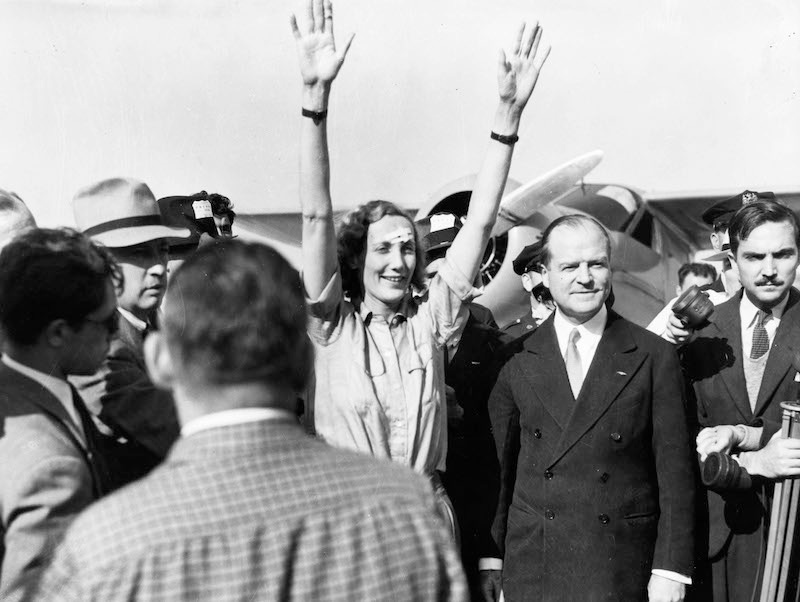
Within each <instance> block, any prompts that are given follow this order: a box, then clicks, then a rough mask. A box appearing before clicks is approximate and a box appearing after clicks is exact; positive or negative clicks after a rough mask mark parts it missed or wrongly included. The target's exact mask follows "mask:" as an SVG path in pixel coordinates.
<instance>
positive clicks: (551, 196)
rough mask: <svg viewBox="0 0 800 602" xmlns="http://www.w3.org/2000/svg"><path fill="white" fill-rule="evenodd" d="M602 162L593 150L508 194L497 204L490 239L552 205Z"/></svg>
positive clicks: (600, 153)
mask: <svg viewBox="0 0 800 602" xmlns="http://www.w3.org/2000/svg"><path fill="white" fill-rule="evenodd" d="M602 160H603V151H601V150H595V151H592V152H590V153H586V154H585V155H581V156H580V157H576V158H575V159H572V160H571V161H567V162H566V163H564V164H563V165H560V166H558V167H556V168H555V169H553V170H551V171H548V172H547V173H546V174H544V175H542V176H539V177H538V178H536V179H535V180H531V181H530V182H528V183H527V184H523V185H522V186H520V187H519V188H517V189H516V190H514V191H512V192H510V193H509V194H507V195H506V196H505V197H503V200H502V201H501V202H500V211H499V212H498V214H497V221H496V222H495V225H494V229H493V230H492V236H500V235H501V234H505V233H506V232H508V231H509V230H510V229H511V228H513V227H514V226H516V225H518V224H521V223H522V222H524V221H525V220H527V219H528V218H529V217H530V216H531V215H533V214H534V213H536V211H538V210H539V209H541V208H542V207H544V206H545V205H547V204H548V203H552V202H553V201H555V200H556V199H558V198H559V197H560V196H561V195H563V194H564V193H565V192H567V191H568V190H569V189H570V188H572V186H574V185H575V184H576V183H577V182H579V181H580V180H581V179H582V178H583V177H584V176H585V175H586V174H588V173H589V172H590V171H592V170H593V169H594V168H595V167H597V165H598V164H599V163H600V161H602Z"/></svg>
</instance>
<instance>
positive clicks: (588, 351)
mask: <svg viewBox="0 0 800 602" xmlns="http://www.w3.org/2000/svg"><path fill="white" fill-rule="evenodd" d="M606 318H608V310H607V309H606V306H605V305H603V306H602V307H601V308H600V311H598V312H597V313H596V314H595V315H594V316H592V317H591V318H589V319H588V320H586V322H584V323H583V324H580V325H578V326H576V325H575V324H573V323H572V322H570V321H568V320H567V318H566V317H565V316H564V314H563V313H561V310H560V309H559V308H556V312H555V316H554V318H553V326H554V327H555V329H556V338H557V339H558V351H559V352H560V353H561V357H562V358H563V357H564V355H566V353H567V344H568V343H569V335H570V333H571V332H572V331H573V330H574V329H575V328H577V329H578V332H579V333H580V335H581V338H580V339H578V342H577V343H575V346H576V347H577V348H578V353H579V354H580V356H581V371H582V372H583V374H582V376H583V378H584V379H585V378H586V373H587V372H588V371H589V366H590V365H591V364H592V360H593V359H594V354H595V352H596V351H597V345H598V344H599V343H600V339H601V338H602V336H603V330H604V329H605V327H606Z"/></svg>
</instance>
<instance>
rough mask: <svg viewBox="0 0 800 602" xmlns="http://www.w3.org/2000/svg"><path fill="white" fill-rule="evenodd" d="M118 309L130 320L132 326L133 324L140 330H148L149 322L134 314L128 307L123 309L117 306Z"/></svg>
mask: <svg viewBox="0 0 800 602" xmlns="http://www.w3.org/2000/svg"><path fill="white" fill-rule="evenodd" d="M117 311H118V312H119V313H120V314H121V315H122V317H123V318H125V319H126V320H127V321H128V322H130V324H131V326H133V327H134V328H135V329H136V330H138V331H139V332H144V331H145V330H147V322H145V321H144V320H140V319H139V318H137V317H136V316H134V315H133V314H132V313H131V312H129V311H128V310H127V309H122V308H121V307H117Z"/></svg>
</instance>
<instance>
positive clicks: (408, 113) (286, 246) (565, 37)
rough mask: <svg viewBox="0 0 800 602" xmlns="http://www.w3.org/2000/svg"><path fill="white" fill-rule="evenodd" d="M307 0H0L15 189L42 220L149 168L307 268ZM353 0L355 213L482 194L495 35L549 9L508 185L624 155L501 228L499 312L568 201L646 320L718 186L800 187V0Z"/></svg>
mask: <svg viewBox="0 0 800 602" xmlns="http://www.w3.org/2000/svg"><path fill="white" fill-rule="evenodd" d="M296 8H297V6H296V2H294V1H291V2H290V1H288V0H285V1H275V2H257V1H244V2H236V3H230V2H225V1H224V0H191V1H190V0H171V1H170V2H161V1H158V0H143V1H141V0H137V1H132V0H122V1H120V0H116V1H111V0H42V1H40V2H35V3H33V2H26V1H24V0H7V1H6V2H2V3H0V73H2V76H3V81H4V84H5V86H4V89H5V90H7V91H8V93H6V94H4V95H3V100H2V110H0V131H2V132H3V134H4V140H5V141H6V144H3V145H0V178H2V179H0V187H2V188H4V189H9V190H14V191H16V192H17V193H19V194H20V196H21V197H22V198H23V199H24V200H25V201H26V202H28V204H29V205H30V206H31V208H32V210H33V213H34V215H35V216H36V218H37V219H38V220H39V223H40V224H42V225H62V224H66V225H69V224H70V223H71V222H72V216H71V211H70V204H69V199H70V198H71V196H72V195H73V194H74V193H75V191H76V190H78V189H79V188H81V187H83V186H85V185H86V184H88V183H90V182H93V181H97V180H99V179H102V178H106V177H111V176H117V175H126V176H131V177H137V178H140V179H142V180H144V181H145V182H147V183H148V184H149V185H150V186H151V188H152V189H153V191H154V192H155V194H156V196H158V197H162V196H169V195H173V194H191V193H194V192H198V191H199V190H207V191H209V192H219V193H222V194H224V195H225V196H228V197H229V198H230V199H231V200H232V201H233V202H234V204H235V209H236V211H237V213H238V214H239V218H238V219H237V222H236V225H235V228H238V230H239V231H240V232H241V233H242V235H244V233H245V232H246V231H252V235H253V236H256V237H261V239H264V240H267V239H268V240H269V241H270V242H271V243H272V244H274V245H275V246H276V247H277V248H278V249H279V250H281V251H282V252H283V253H284V254H285V255H286V256H287V257H288V258H289V259H290V260H292V261H293V262H295V264H296V265H298V267H299V253H298V249H297V246H296V245H297V242H298V241H299V219H298V217H297V211H298V202H297V170H296V165H297V156H298V151H297V127H298V121H299V116H298V114H299V105H298V103H299V100H300V91H299V76H298V73H297V62H296V57H295V56H294V52H295V50H294V46H293V41H292V38H291V34H290V32H289V27H288V15H289V13H290V12H292V11H293V10H296ZM335 10H336V18H337V34H339V35H346V34H347V33H348V32H350V31H354V32H355V33H356V38H355V41H354V43H353V46H352V47H351V50H350V53H349V55H348V58H347V62H346V64H345V67H344V68H343V70H342V73H341V75H340V78H339V79H338V80H337V82H336V85H335V88H334V91H333V95H332V98H331V106H330V109H331V110H330V114H329V129H330V137H331V155H332V161H333V170H334V171H333V180H332V192H333V197H334V203H335V204H334V207H335V208H336V209H337V210H341V211H345V210H347V209H350V208H352V207H354V206H355V205H357V204H359V203H360V202H364V201H366V200H369V199H371V198H386V199H389V200H392V201H395V202H397V203H398V204H400V205H401V206H403V207H405V208H407V209H412V210H414V211H416V212H417V214H418V215H422V214H425V213H429V212H430V211H433V210H435V209H437V208H442V207H444V206H450V205H451V204H452V205H453V206H454V207H456V206H457V207H460V208H461V210H463V208H464V207H465V205H464V201H465V198H466V197H467V196H468V191H469V189H470V187H469V182H468V180H469V176H468V174H470V173H472V172H473V171H474V170H475V169H476V167H477V165H478V164H479V162H480V159H481V156H482V153H483V150H484V148H485V139H486V138H488V129H487V128H488V125H489V124H490V117H491V114H492V110H493V104H494V102H495V94H496V91H495V83H494V82H495V73H494V68H495V60H496V53H497V50H498V48H499V47H500V46H503V45H504V44H506V45H507V44H508V43H509V38H510V37H511V35H512V34H513V32H514V30H515V28H516V27H517V26H518V24H519V22H520V21H521V20H523V19H525V20H529V21H530V20H532V19H534V18H538V19H539V20H540V22H541V23H542V25H543V27H544V31H545V42H546V43H550V44H552V46H553V52H552V53H551V55H550V57H549V59H548V62H547V65H546V66H545V70H544V71H543V74H542V77H541V78H540V81H539V83H538V84H537V89H536V91H535V92H534V97H533V99H532V101H531V105H530V106H529V108H528V109H527V111H526V114H525V116H524V118H523V123H522V129H521V131H520V142H519V143H518V144H517V147H516V149H515V157H514V161H513V163H512V168H511V176H512V177H511V179H510V180H509V184H508V186H507V189H506V190H507V194H508V195H510V194H513V190H517V189H520V188H522V189H524V188H525V184H523V183H524V182H529V181H530V180H531V178H534V180H535V179H536V178H535V175H536V174H539V173H543V172H545V171H546V170H547V169H548V168H551V167H552V166H553V165H557V164H559V163H564V162H565V161H567V160H568V159H570V158H571V157H576V156H582V155H583V154H585V153H586V151H587V150H589V149H592V148H602V149H603V152H604V159H603V161H602V163H601V164H599V165H598V166H597V167H596V168H594V170H593V171H592V172H591V175H590V178H591V181H590V180H587V179H586V178H585V177H584V178H583V179H581V178H576V179H575V181H573V182H572V183H571V184H570V186H571V187H572V188H571V189H570V190H565V191H564V192H562V193H561V196H559V198H558V199H557V200H554V199H548V200H547V201H546V202H544V199H543V198H542V199H540V200H542V202H544V205H543V206H541V207H539V208H537V209H536V211H535V212H534V213H532V214H531V215H529V216H526V218H525V220H521V221H520V223H517V224H515V225H514V226H513V227H511V228H509V229H508V230H507V231H506V232H504V233H502V234H500V235H498V236H497V237H495V239H494V241H493V254H492V255H491V261H490V262H489V264H490V265H488V266H486V267H487V269H486V271H485V275H484V277H485V281H486V282H487V286H486V292H485V294H484V297H483V302H485V303H487V304H489V305H492V306H493V308H494V309H495V311H496V314H497V316H496V317H497V319H498V320H499V321H500V322H501V323H503V322H505V321H507V320H510V319H512V318H513V317H515V315H514V314H515V312H516V314H520V313H522V311H523V309H524V297H515V296H514V295H511V296H510V297H509V299H510V300H505V297H503V294H501V293H499V292H498V291H509V292H510V291H512V284H513V285H514V286H516V285H517V284H518V282H519V281H518V279H517V278H516V277H515V276H514V275H513V274H511V273H510V272H509V269H508V263H509V260H510V259H513V257H511V255H513V253H514V252H515V251H516V249H518V248H520V245H523V243H524V241H527V240H531V239H532V238H534V237H535V236H536V235H538V233H540V232H541V229H542V227H543V226H545V225H546V223H549V221H548V220H551V219H553V218H554V217H555V216H557V215H560V214H562V213H563V212H564V211H573V210H580V209H581V208H583V209H585V210H587V211H588V212H589V213H590V214H592V215H595V216H596V217H598V218H600V219H601V221H603V223H604V224H606V225H607V226H608V228H609V230H610V231H611V232H612V235H613V236H614V238H615V246H614V252H615V256H614V260H615V261H617V262H618V263H619V262H622V267H621V268H620V269H619V270H618V275H617V277H616V279H615V282H614V290H615V294H616V297H617V302H616V305H615V307H616V308H617V309H618V310H619V311H620V312H621V313H623V314H624V315H626V317H629V318H630V319H632V320H634V321H637V322H639V323H645V322H646V321H647V320H648V319H649V318H650V317H652V315H654V314H655V313H657V311H658V310H659V309H660V306H661V304H662V303H663V301H664V300H666V299H668V298H670V297H671V296H672V294H673V289H674V281H675V272H676V271H677V267H678V266H679V265H680V264H681V263H682V262H683V261H686V260H688V259H691V258H692V257H693V255H694V253H695V252H696V251H698V250H700V249H702V248H705V247H706V246H707V236H706V235H705V230H704V227H703V225H702V224H701V223H700V222H699V215H700V213H701V212H702V210H703V209H704V208H705V207H706V206H708V205H709V204H711V203H712V202H714V199H718V198H722V197H724V196H726V195H732V194H735V193H737V192H741V191H742V190H744V189H746V188H747V189H755V190H775V191H776V192H778V193H780V191H784V192H785V193H787V194H789V197H790V200H791V199H793V198H794V197H793V196H792V194H793V191H797V190H800V186H796V185H795V184H797V167H796V166H797V165H798V164H800V138H798V137H797V136H796V132H797V131H800V95H798V94H797V85H796V82H797V81H800V63H798V61H797V60H796V57H797V56H798V53H799V52H800V36H798V35H797V33H796V32H797V24H798V23H800V5H799V4H797V3H778V4H774V5H771V6H770V7H769V10H765V9H763V7H762V6H760V5H755V4H754V5H752V6H751V5H741V6H737V7H735V8H734V7H732V6H731V5H730V3H729V2H727V0H708V2H704V3H696V2H691V1H690V0H671V1H670V2H665V3H655V4H653V3H642V2H639V1H637V0H616V1H615V2H613V3H609V4H607V5H603V6H600V5H598V4H597V3H596V2H591V1H590V0H569V1H563V0H559V1H556V0H543V1H542V2H540V3H538V4H537V5H536V6H535V7H532V6H531V3H530V2H527V1H526V0H508V1H506V2H502V3H486V2H479V1H477V0H442V1H441V2H435V3H431V2H426V1H425V0H382V1H381V2H377V3H376V2H369V1H368V0H337V2H336V6H335ZM587 174H588V172H587ZM448 190H449V192H448ZM658 190H684V191H686V190H690V191H700V192H693V193H681V194H671V193H667V194H662V193H653V192H652V191H658ZM431 191H434V192H431ZM704 191H710V192H704ZM779 196H780V195H779ZM451 197H452V198H451ZM445 199H449V200H447V201H446V202H445ZM443 203H444V204H443ZM512 213H513V212H512ZM266 215H269V218H267V217H265V216H266ZM258 216H262V217H258ZM518 217H520V216H518ZM526 220H529V221H526ZM512 276H513V278H512ZM519 294H520V295H522V292H521V289H520V292H519Z"/></svg>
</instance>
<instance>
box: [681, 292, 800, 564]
mask: <svg viewBox="0 0 800 602" xmlns="http://www.w3.org/2000/svg"><path fill="white" fill-rule="evenodd" d="M742 294H743V293H742V292H741V291H740V292H739V293H738V294H737V295H735V296H734V297H732V298H731V299H729V300H728V301H726V302H725V303H722V304H721V305H718V306H717V307H716V308H715V311H714V313H713V314H712V316H711V317H710V319H709V324H708V325H707V326H705V327H704V328H703V329H701V330H700V331H699V332H698V333H697V336H696V338H695V339H694V340H693V341H692V342H691V343H689V344H688V345H685V346H684V347H683V349H682V350H681V360H682V364H683V367H684V371H685V374H686V379H687V385H688V393H689V397H690V402H691V403H692V404H693V405H694V406H695V407H696V416H697V422H698V424H697V427H698V428H703V427H710V426H716V425H720V424H747V425H753V426H762V425H763V427H764V431H763V436H762V438H761V446H762V447H763V446H764V445H765V444H766V443H767V441H769V439H770V438H771V437H772V435H773V434H775V432H776V431H778V430H780V427H781V416H782V410H781V407H780V402H781V401H787V400H794V399H797V393H798V385H797V383H796V382H795V380H794V379H795V376H796V375H797V371H798V365H800V362H798V358H800V303H798V301H800V293H798V291H796V290H795V289H794V288H792V289H790V291H789V300H788V301H787V303H786V308H785V310H784V314H783V316H782V317H781V322H780V324H779V326H778V330H777V331H776V333H775V338H774V341H773V343H772V347H771V349H770V353H769V357H768V358H767V365H766V367H765V369H764V376H763V378H762V380H761V388H760V390H759V392H758V397H757V400H756V406H755V411H753V410H752V409H751V408H750V401H749V399H748V396H747V385H746V383H745V377H744V363H743V359H742V354H743V351H742V326H741V318H740V317H739V304H740V303H741V300H742ZM764 485H765V482H764V480H762V479H755V480H754V486H753V488H752V489H750V490H748V491H744V492H723V493H717V492H714V491H708V492H707V494H708V497H707V503H708V514H707V516H702V515H701V516H700V517H699V518H700V519H701V524H702V525H703V526H704V527H707V532H708V555H709V557H711V556H714V555H716V554H717V553H719V551H720V550H721V549H722V547H723V546H724V544H725V542H726V541H727V540H728V538H729V537H730V536H731V534H734V535H735V534H736V533H752V532H753V531H754V530H756V529H760V528H763V523H764V519H765V517H766V514H767V506H768V500H767V499H766V498H765V496H764V494H765V488H764ZM759 554H760V551H759V550H754V566H758V563H760V560H759Z"/></svg>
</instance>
